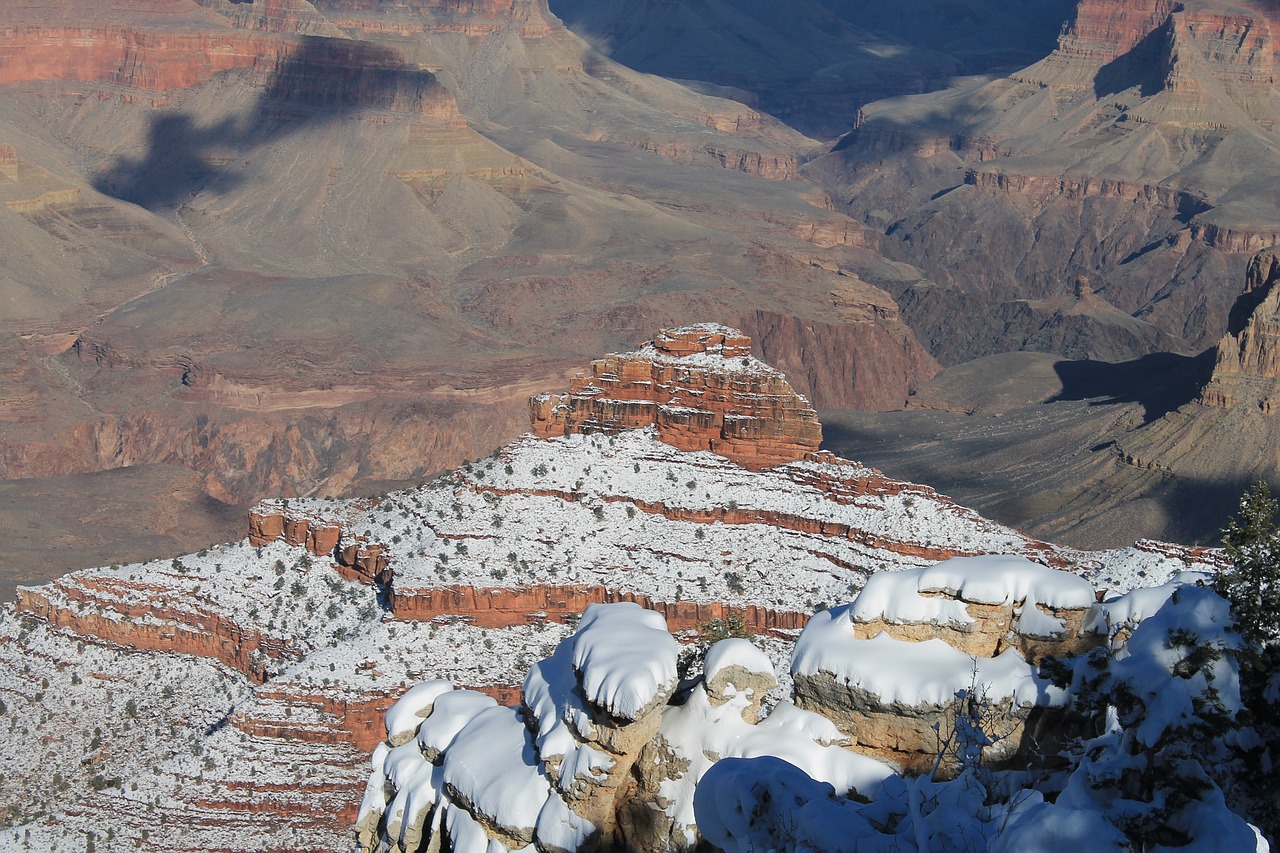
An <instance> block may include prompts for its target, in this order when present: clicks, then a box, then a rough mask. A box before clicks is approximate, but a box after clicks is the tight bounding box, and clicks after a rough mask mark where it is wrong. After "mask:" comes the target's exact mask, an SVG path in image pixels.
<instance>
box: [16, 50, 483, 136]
mask: <svg viewBox="0 0 1280 853" xmlns="http://www.w3.org/2000/svg"><path fill="white" fill-rule="evenodd" d="M236 69H244V70H246V71H247V72H248V73H250V75H251V78H252V80H253V82H255V83H257V84H258V85H263V86H268V87H269V90H268V91H269V96H270V100H271V101H272V102H273V103H276V104H282V103H290V104H300V105H307V106H320V107H323V106H334V105H340V106H345V107H362V108H370V109H388V110H392V111H394V112H402V113H411V114H420V115H421V116H422V118H423V119H430V120H433V121H434V122H437V123H440V122H443V123H445V124H449V125H456V126H459V127H461V126H464V125H465V122H464V121H463V119H462V117H461V116H460V115H459V113H458V109H457V104H456V103H455V102H454V100H453V97H452V96H451V95H450V94H449V92H448V91H447V90H446V89H445V88H444V87H443V86H440V85H439V84H438V83H436V81H435V78H434V77H433V76H432V75H431V74H429V73H427V72H425V71H420V70H418V69H417V67H416V66H413V67H410V66H408V65H407V64H405V62H404V60H403V57H401V56H400V55H399V54H398V53H397V52H396V51H393V50H390V49H388V48H385V47H381V46H377V45H371V44H368V43H366V42H356V41H351V40H347V39H336V38H309V39H304V40H297V39H291V38H278V37H271V36H262V35H251V34H248V33H244V32H238V31H234V30H228V31H226V32H218V31H216V30H215V31H208V32H185V33H184V32H163V33H161V32H147V31H143V30H138V29H132V28H128V27H121V26H110V27H15V28H11V29H7V30H4V31H2V32H0V84H4V83H30V82H38V81H50V80H75V81H81V82H93V83H108V84H114V85H118V86H123V87H126V88H129V89H134V90H139V91H142V92H148V93H163V92H166V91H172V90H175V89H189V88H192V87H194V86H198V85H200V84H201V83H203V82H205V81H206V80H208V79H209V78H211V77H212V76H214V75H215V74H219V73H222V72H225V71H232V70H236Z"/></svg>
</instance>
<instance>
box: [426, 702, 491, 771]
mask: <svg viewBox="0 0 1280 853" xmlns="http://www.w3.org/2000/svg"><path fill="white" fill-rule="evenodd" d="M497 704H498V702H497V700H495V699H494V698H493V697H491V696H486V695H485V694H483V693H477V692H476V691H474V690H454V691H452V692H450V693H445V694H444V695H442V696H441V697H440V698H439V699H437V700H436V702H435V707H434V708H433V709H432V711H431V716H429V717H427V719H426V720H424V721H423V722H422V725H421V726H420V727H419V728H418V737H417V746H418V749H420V750H421V751H422V754H423V755H428V756H432V755H437V754H439V753H442V752H444V751H445V750H447V749H448V748H449V746H450V745H451V744H452V743H453V741H454V740H455V739H456V738H457V736H458V733H459V732H461V731H462V730H463V728H465V727H466V725H467V724H468V723H470V722H471V721H472V720H473V719H475V717H476V716H477V715H478V714H479V713H480V712H481V711H485V710H488V709H489V708H494V707H497Z"/></svg>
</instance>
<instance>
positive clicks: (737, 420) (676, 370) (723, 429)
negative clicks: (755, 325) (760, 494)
mask: <svg viewBox="0 0 1280 853" xmlns="http://www.w3.org/2000/svg"><path fill="white" fill-rule="evenodd" d="M530 408H531V410H532V422H533V431H534V434H535V435H539V436H541V437H543V438H547V437H550V436H555V435H571V434H574V433H582V434H590V433H592V432H603V433H616V432H620V431H622V430H625V429H639V428H642V427H647V426H653V427H655V428H656V431H657V435H658V437H659V438H660V439H662V440H663V441H665V442H667V443H668V444H670V445H672V446H673V447H678V448H680V449H681V450H710V451H711V452H713V453H718V454H720V455H721V456H725V457H728V458H729V459H732V460H734V461H735V462H738V463H739V464H743V465H746V466H748V467H751V466H756V467H763V466H767V465H776V464H779V463H783V462H790V461H793V460H795V459H800V458H802V457H804V455H805V454H807V453H810V452H812V451H815V450H817V449H818V445H819V444H821V443H822V427H821V425H820V424H819V423H818V414H817V412H815V411H814V410H813V407H812V406H810V405H809V401H808V400H806V399H804V398H803V397H801V396H800V395H799V394H797V393H796V392H795V391H793V390H792V388H791V386H790V385H789V384H787V381H786V377H784V376H783V375H782V374H780V373H778V372H777V371H775V370H773V369H771V368H769V367H767V366H766V365H763V364H761V363H760V362H758V361H756V360H755V359H754V358H752V356H751V339H750V338H747V337H746V336H745V335H743V334H742V333H741V332H738V331H737V330H734V329H728V328H725V327H715V326H686V327H680V328H675V329H664V330H662V332H660V333H659V334H658V337H657V338H655V339H654V341H653V342H652V343H650V344H647V345H646V346H645V347H644V348H642V349H640V350H639V351H637V352H635V353H628V354H625V355H616V356H609V357H607V358H603V359H599V360H597V361H594V362H592V363H591V373H590V374H589V375H588V374H580V375H579V376H577V377H575V378H574V381H573V384H572V386H571V387H570V390H569V392H568V393H567V394H563V395H560V396H551V395H540V396H537V397H534V398H533V400H532V401H531V403H530Z"/></svg>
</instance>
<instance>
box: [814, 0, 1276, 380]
mask: <svg viewBox="0 0 1280 853" xmlns="http://www.w3.org/2000/svg"><path fill="white" fill-rule="evenodd" d="M1276 23H1277V18H1276V15H1275V10H1274V9H1273V8H1271V7H1269V6H1268V4H1265V3H1252V2H1251V3H1245V4H1230V3H1223V2H1214V0H1199V1H1198V2H1189V3H1173V2H1166V0H1125V2H1100V1H1099V2H1094V0H1081V2H1080V3H1079V4H1078V6H1077V10H1076V14H1075V16H1074V19H1073V21H1072V22H1071V23H1070V25H1069V26H1067V27H1065V28H1064V31H1063V33H1062V35H1061V37H1060V39H1059V43H1058V47H1057V49H1056V50H1055V51H1053V52H1052V53H1051V54H1050V55H1049V56H1047V57H1045V58H1044V59H1043V60H1041V61H1040V62H1037V63H1035V64H1033V65H1031V66H1029V67H1026V68H1023V69H1021V70H1019V71H1016V72H1014V73H1012V74H1010V75H1008V76H1007V77H1003V78H997V79H994V80H984V81H981V82H973V83H968V84H964V85H962V86H959V87H957V88H955V89H952V90H950V91H947V92H940V93H933V94H929V95H922V96H918V97H911V98H900V99H896V100H894V101H885V102H880V103H877V104H872V105H869V106H867V107H866V108H864V110H863V114H862V116H861V117H860V120H859V125H858V127H857V129H856V130H855V131H854V132H853V133H852V134H851V135H850V136H849V137H848V139H847V140H846V141H845V143H844V144H843V145H841V146H838V147H837V150H836V151H835V152H833V153H832V154H831V155H828V156H826V157H823V158H819V159H818V160H817V161H815V162H814V163H813V164H811V165H810V166H809V167H808V168H807V170H806V174H808V175H809V176H810V177H814V178H818V179H819V180H821V181H822V182H823V183H824V184H825V185H826V186H828V187H829V188H831V189H832V191H833V195H835V196H836V197H838V198H841V199H842V200H844V201H846V202H847V205H846V207H845V209H846V210H847V211H849V212H850V213H851V214H852V215H854V216H855V218H859V219H862V220H863V221H865V222H867V223H868V224H872V223H874V224H877V225H880V226H882V228H883V230H884V234H885V238H886V239H885V240H884V241H883V242H882V244H881V248H882V250H883V251H886V252H887V253H889V254H890V255H892V256H894V257H896V258H899V259H901V260H904V261H908V262H910V263H913V264H915V265H917V266H919V267H920V268H921V269H923V270H924V271H925V272H926V273H927V274H928V276H929V278H930V279H931V284H929V285H927V286H921V287H918V288H917V287H912V288H909V289H908V290H907V291H906V292H905V293H898V294H895V295H896V296H897V298H898V301H899V304H900V305H901V306H902V308H903V317H904V319H905V320H906V321H907V323H908V324H909V325H911V326H912V328H913V329H914V330H915V331H916V332H917V334H918V335H919V336H920V337H921V339H922V340H923V341H925V342H926V344H927V345H929V346H930V350H931V352H933V354H934V355H935V356H937V357H939V358H940V359H941V360H943V361H944V363H947V364H952V363H958V362H961V361H965V360H968V359H970V358H974V357H977V356H981V355H987V354H990V353H993V352H1000V351H1007V350H1015V349H1029V350H1038V351H1052V352H1056V353H1058V354H1062V355H1066V356H1068V357H1071V358H1080V357H1087V358H1098V359H1104V360H1119V359H1121V358H1132V357H1137V356H1140V355H1143V354H1146V353H1150V352H1160V351H1166V350H1169V349H1177V350H1182V351H1188V352H1191V351H1197V350H1200V349H1203V348H1204V347H1205V346H1206V345H1208V344H1210V343H1212V342H1213V341H1214V340H1216V339H1217V338H1218V337H1220V336H1221V334H1222V332H1223V330H1224V328H1225V327H1226V325H1227V314H1228V311H1229V309H1230V305H1231V300H1232V299H1233V298H1234V296H1235V294H1234V292H1233V288H1232V287H1231V286H1230V282H1231V281H1232V280H1233V277H1234V275H1235V274H1236V273H1237V272H1238V271H1239V270H1241V269H1242V268H1243V266H1244V264H1245V262H1246V257H1245V256H1246V255H1247V254H1249V253H1252V252H1255V251H1257V250H1259V249H1261V248H1265V247H1266V246H1269V245H1272V244H1273V243H1274V242H1275V239H1274V238H1275V235H1276V234H1277V233H1278V232H1280V210H1278V209H1277V207H1276V205H1275V204H1274V199H1273V195H1272V194H1271V193H1270V192H1269V191H1268V190H1266V189H1264V188H1265V187H1269V186H1270V185H1271V183H1272V182H1273V181H1274V180H1275V179H1276V176H1277V174H1280V172H1278V171H1277V163H1280V159H1277V151H1278V150H1280V149H1278V148H1277V143H1276V140H1275V138H1274V134H1273V133H1272V129H1273V127H1274V126H1275V122H1276V118H1277V113H1276V106H1275V101H1274V96H1273V86H1274V82H1275V79H1276V44H1275V43H1276V40H1275V37H1274V32H1275V26H1276ZM1170 140H1176V142H1175V143H1173V144H1172V145H1171V144H1170ZM1157 150H1159V151H1161V152H1162V153H1161V154H1159V155H1155V154H1154V152H1155V151H1157ZM1241 163H1248V164H1250V166H1249V167H1248V168H1247V169H1245V170H1244V171H1242V170H1241V168H1240V164H1241ZM908 175H910V176H911V177H910V178H909V179H906V177H907V176H908ZM904 179H906V180H904ZM904 183H906V184H909V185H911V186H914V187H915V189H904ZM1082 274H1083V275H1089V276H1091V277H1093V278H1094V280H1095V290H1096V295H1097V296H1098V297H1099V303H1098V304H1097V305H1095V306H1080V307H1081V308H1085V309H1086V310H1082V311H1076V312H1074V313H1075V314H1076V315H1077V320H1076V323H1075V324H1076V326H1077V328H1076V329H1075V330H1074V331H1073V332H1072V333H1071V334H1069V335H1066V336H1063V337H1061V338H1060V339H1057V340H1053V339H1047V338H1046V336H1044V335H1037V334H1036V332H1037V328H1036V326H1037V325H1044V324H1045V322H1046V320H1048V321H1049V322H1053V320H1052V319H1050V318H1045V319H1041V320H1040V322H1039V323H1038V324H1035V325H1031V326H1028V325H1027V324H1025V323H1013V324H1010V323H1009V322H1008V314H1009V312H1010V310H1011V308H1013V307H1014V306H1016V305H1018V304H1024V305H1025V304H1027V303H1028V302H1030V303H1031V304H1032V305H1034V302H1035V301H1039V300H1052V299H1055V298H1058V297H1065V296H1067V295H1068V294H1069V292H1070V290H1069V289H1070V287H1071V283H1072V282H1073V281H1074V279H1075V278H1076V277H1077V276H1079V275H1082ZM938 285H941V286H938ZM1098 309H1105V310H1102V311H1099V310H1098ZM957 318H963V321H958V320H957ZM930 342H932V343H930Z"/></svg>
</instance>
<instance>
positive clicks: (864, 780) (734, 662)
mask: <svg viewBox="0 0 1280 853" xmlns="http://www.w3.org/2000/svg"><path fill="white" fill-rule="evenodd" d="M676 650H677V646H676V643H675V641H674V640H673V639H672V638H671V636H670V635H669V634H666V632H665V625H664V624H663V622H662V619H661V617H658V616H656V614H653V613H651V612H649V611H643V610H640V609H639V608H636V607H635V606H634V605H626V604H617V605H595V606H593V607H591V608H589V609H588V610H587V611H586V613H585V614H584V615H583V619H582V623H581V625H580V626H579V628H578V630H577V631H576V632H575V633H574V635H573V636H571V637H569V638H568V639H567V640H565V641H564V642H563V643H561V644H560V646H559V647H558V648H557V650H556V652H555V653H554V654H552V655H551V656H550V657H548V658H546V659H544V660H542V661H541V662H539V663H538V664H536V665H535V666H534V667H533V668H531V669H530V671H529V675H528V677H527V678H526V679H525V682H524V689H523V696H522V700H521V705H520V707H519V708H502V707H497V706H494V705H493V704H492V703H491V702H489V703H486V702H485V701H484V698H485V697H480V696H478V695H475V694H468V692H467V691H452V690H451V689H450V686H449V685H448V684H439V683H434V682H427V683H424V684H422V685H419V686H418V687H415V688H413V689H412V690H410V691H409V692H408V693H406V694H405V697H404V698H402V699H401V700H400V703H397V705H396V706H395V707H393V708H392V709H391V710H390V711H389V712H388V714H387V731H388V740H387V742H386V743H385V744H382V745H380V746H379V747H378V748H377V749H376V750H375V752H374V762H373V763H374V768H373V773H372V774H371V775H370V778H369V783H368V786H367V787H366V789H365V796H364V802H363V804H362V806H361V810H360V818H359V821H358V823H357V834H358V846H359V848H360V849H361V850H363V851H374V850H378V851H409V850H415V849H418V846H417V845H419V844H421V843H422V839H423V837H424V836H437V837H435V838H432V839H431V841H430V843H431V844H432V845H435V844H441V843H444V839H446V838H447V839H448V843H449V844H450V846H451V847H452V848H453V849H468V848H471V847H473V846H475V845H477V843H478V844H479V845H480V846H484V845H488V846H490V848H491V849H492V848H493V847H494V846H495V845H497V846H499V847H500V848H504V849H519V848H522V847H525V846H527V845H530V844H537V845H538V847H539V848H548V849H554V850H564V851H571V850H579V849H598V848H600V847H605V848H609V847H621V848H623V849H628V850H653V851H665V850H673V851H674V850H690V849H693V848H694V847H695V846H696V844H697V839H698V834H697V827H696V824H695V823H694V822H693V819H692V793H693V789H694V788H695V787H696V786H697V783H698V780H699V778H700V777H701V776H702V774H703V773H705V772H706V770H707V769H708V768H709V767H710V766H711V765H712V764H713V763H714V762H715V761H717V760H719V759H720V758H723V757H730V756H734V755H749V754H752V753H753V751H754V750H757V749H760V748H763V747H765V745H766V744H767V745H768V748H769V749H771V750H778V751H780V752H782V753H783V754H786V755H788V756H789V757H792V758H793V759H794V760H796V761H798V762H799V763H800V764H801V765H802V766H804V767H805V768H806V769H807V770H808V771H809V772H810V773H812V774H815V775H817V776H819V777H821V778H822V779H824V781H830V782H832V783H833V784H835V785H836V786H837V787H838V788H839V789H840V790H841V791H842V793H853V792H856V793H859V794H862V795H865V794H867V793H869V792H871V791H873V790H874V789H875V787H876V786H877V785H878V784H879V782H880V781H881V780H882V779H883V778H884V777H885V776H887V775H888V774H889V771H888V768H886V767H884V766H883V765H880V764H879V763H878V762H875V761H872V760H870V759H866V758H862V757H860V756H856V755H853V754H851V753H848V752H845V751H843V750H841V749H840V747H839V746H838V745H836V743H835V742H838V740H839V736H838V734H836V733H835V732H833V731H832V730H831V727H830V725H829V724H828V723H826V721H825V720H822V719H821V718H819V717H816V716H815V715H812V714H806V713H805V712H804V711H801V710H799V709H798V708H795V707H794V706H791V705H789V703H788V704H786V706H785V707H781V706H780V707H779V708H777V709H775V711H774V713H773V714H772V715H770V717H769V719H767V720H765V721H764V722H757V717H758V714H759V710H760V703H761V701H762V700H763V699H764V696H765V694H766V692H767V691H768V690H769V689H771V688H772V687H773V686H774V685H776V678H775V677H774V676H773V673H772V668H773V667H772V664H771V663H770V661H769V658H768V657H767V656H765V655H764V654H763V653H762V652H761V651H760V650H759V649H757V648H755V647H754V646H752V645H751V644H750V643H748V642H746V641H744V640H734V639H730V640H724V641H722V642H721V643H719V644H717V645H715V646H712V648H711V649H710V651H709V652H708V653H707V657H706V672H705V673H704V675H703V677H702V678H701V679H700V680H699V681H698V682H697V683H696V684H693V685H691V686H690V687H689V688H687V689H688V692H689V695H688V696H687V697H686V698H684V700H683V701H682V702H681V703H679V704H676V705H672V704H669V703H668V699H669V698H670V696H671V692H672V690H673V689H674V688H675V686H676ZM437 685H439V686H437ZM401 721H403V722H401ZM802 756H803V757H802Z"/></svg>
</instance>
